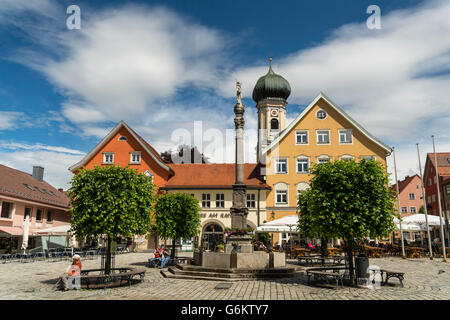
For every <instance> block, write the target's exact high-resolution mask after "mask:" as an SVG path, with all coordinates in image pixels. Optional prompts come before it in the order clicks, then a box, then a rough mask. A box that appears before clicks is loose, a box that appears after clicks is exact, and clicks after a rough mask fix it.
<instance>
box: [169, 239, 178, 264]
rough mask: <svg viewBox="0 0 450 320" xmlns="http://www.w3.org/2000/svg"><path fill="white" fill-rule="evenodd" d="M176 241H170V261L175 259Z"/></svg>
mask: <svg viewBox="0 0 450 320" xmlns="http://www.w3.org/2000/svg"><path fill="white" fill-rule="evenodd" d="M176 243H177V241H176V239H172V252H171V253H170V259H172V260H173V259H175V249H176Z"/></svg>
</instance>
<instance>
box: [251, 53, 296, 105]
mask: <svg viewBox="0 0 450 320" xmlns="http://www.w3.org/2000/svg"><path fill="white" fill-rule="evenodd" d="M290 94H291V86H290V85H289V82H287V80H286V79H285V78H283V77H282V76H280V75H278V74H276V73H275V72H273V70H272V58H270V67H269V72H267V74H266V75H264V76H262V77H261V78H259V79H258V81H257V82H256V85H255V88H254V89H253V100H255V102H256V103H258V102H259V101H261V100H263V99H265V98H282V99H284V100H287V98H288V97H289V95H290Z"/></svg>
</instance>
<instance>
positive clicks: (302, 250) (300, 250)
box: [293, 248, 311, 259]
mask: <svg viewBox="0 0 450 320" xmlns="http://www.w3.org/2000/svg"><path fill="white" fill-rule="evenodd" d="M293 251H294V252H295V257H294V258H295V259H296V258H297V257H304V256H305V255H306V254H308V253H310V252H311V250H309V249H306V248H293Z"/></svg>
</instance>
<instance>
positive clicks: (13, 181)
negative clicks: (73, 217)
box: [0, 164, 69, 209]
mask: <svg viewBox="0 0 450 320" xmlns="http://www.w3.org/2000/svg"><path fill="white" fill-rule="evenodd" d="M0 177H1V178H0V196H1V195H5V196H9V197H14V198H20V199H24V200H30V201H34V202H39V203H43V204H47V205H53V206H58V207H61V208H66V209H67V208H69V198H68V197H67V196H66V194H65V193H64V192H61V191H58V189H56V188H54V187H52V186H51V185H50V184H48V183H47V182H45V181H42V182H40V181H38V180H36V179H35V178H33V176H32V175H31V174H29V173H26V172H23V171H19V170H16V169H13V168H10V167H7V166H4V165H1V164H0ZM26 185H29V186H30V187H31V188H32V189H33V190H31V189H30V188H28V187H27V186H26ZM38 188H39V189H38ZM40 190H42V191H40ZM47 191H48V193H47Z"/></svg>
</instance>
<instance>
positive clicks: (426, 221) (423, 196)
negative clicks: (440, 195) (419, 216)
mask: <svg viewBox="0 0 450 320" xmlns="http://www.w3.org/2000/svg"><path fill="white" fill-rule="evenodd" d="M416 146H417V157H418V158H419V175H420V182H421V184H422V199H423V212H424V213H425V223H426V225H427V235H428V249H429V250H430V260H433V248H432V247H431V235H430V227H429V225H428V210H427V203H426V201H425V187H424V182H423V176H422V164H421V163H420V152H419V144H418V143H416Z"/></svg>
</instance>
